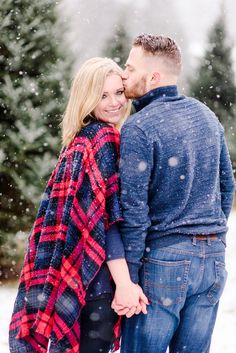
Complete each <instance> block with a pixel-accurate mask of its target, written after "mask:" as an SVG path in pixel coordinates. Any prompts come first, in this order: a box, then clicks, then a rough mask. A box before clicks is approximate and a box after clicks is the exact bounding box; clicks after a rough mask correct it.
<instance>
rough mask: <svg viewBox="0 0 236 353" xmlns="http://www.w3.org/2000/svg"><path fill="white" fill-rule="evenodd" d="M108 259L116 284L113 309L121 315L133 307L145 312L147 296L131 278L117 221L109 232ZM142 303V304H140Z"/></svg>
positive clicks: (135, 310)
mask: <svg viewBox="0 0 236 353" xmlns="http://www.w3.org/2000/svg"><path fill="white" fill-rule="evenodd" d="M106 259H107V265H108V268H109V270H110V273H111V275H112V277H113V280H114V282H115V285H116V292H115V298H114V301H113V309H114V310H116V311H117V312H118V313H119V314H120V315H125V314H127V313H128V312H129V311H130V309H131V308H132V310H131V312H133V311H134V312H136V313H139V312H140V311H141V310H142V311H143V313H146V304H147V298H146V296H145V295H144V294H143V291H142V289H141V288H140V287H139V286H137V285H135V284H134V283H133V282H132V281H131V279H130V274H129V270H128V266H127V263H126V260H125V253H124V246H123V242H122V240H121V236H120V232H119V227H118V225H117V223H115V224H113V225H112V226H111V227H110V228H109V230H108V232H107V236H106ZM141 303H142V305H140V304H141ZM129 315H130V313H129ZM130 316H132V315H130Z"/></svg>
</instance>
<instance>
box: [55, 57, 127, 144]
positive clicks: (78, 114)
mask: <svg viewBox="0 0 236 353" xmlns="http://www.w3.org/2000/svg"><path fill="white" fill-rule="evenodd" d="M113 73H115V74H118V75H121V74H122V69H121V68H120V67H119V66H118V65H117V64H116V63H115V62H114V61H113V60H112V59H109V58H99V57H96V58H92V59H89V60H87V61H86V62H85V63H84V64H83V65H82V66H81V68H80V70H79V71H78V73H77V75H76V76H75V78H74V80H73V83H72V86H71V91H70V96H69V101H68V104H67V107H66V111H65V114H64V117H63V120H62V123H61V127H62V143H63V145H65V146H68V145H69V144H70V142H71V141H72V140H73V139H74V137H75V135H76V134H77V133H78V132H79V131H80V130H81V128H82V127H83V126H85V125H87V124H88V116H89V115H90V114H91V113H92V112H93V110H94V109H95V107H96V106H97V105H98V103H99V102H100V100H101V98H102V94H103V87H104V83H105V80H106V78H107V76H108V75H110V74H113ZM130 106H131V102H128V104H127V109H126V110H125V114H124V117H122V119H121V122H120V123H119V125H121V123H123V122H124V120H125V118H126V117H127V116H128V115H129V113H130ZM86 120H87V121H86ZM119 127H120V126H117V128H119Z"/></svg>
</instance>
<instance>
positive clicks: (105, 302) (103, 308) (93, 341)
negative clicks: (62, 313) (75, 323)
mask: <svg viewBox="0 0 236 353" xmlns="http://www.w3.org/2000/svg"><path fill="white" fill-rule="evenodd" d="M111 302H112V295H111V294H103V295H101V296H99V297H97V298H96V299H94V300H89V301H87V303H86V305H85V307H84V308H83V310H82V311H81V316H80V329H81V332H80V353H101V352H102V353H108V352H109V350H110V348H111V344H112V342H113V339H114V336H113V327H114V325H115V323H116V322H117V320H118V316H117V314H116V313H115V312H114V310H113V309H112V308H111Z"/></svg>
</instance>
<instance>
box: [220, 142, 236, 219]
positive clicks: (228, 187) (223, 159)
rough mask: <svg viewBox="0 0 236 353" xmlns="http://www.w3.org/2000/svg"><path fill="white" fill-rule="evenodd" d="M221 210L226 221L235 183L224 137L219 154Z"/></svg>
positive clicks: (231, 203)
mask: <svg viewBox="0 0 236 353" xmlns="http://www.w3.org/2000/svg"><path fill="white" fill-rule="evenodd" d="M220 191H221V208H222V211H223V212H224V214H225V217H226V218H227V219H228V217H229V214H230V211H231V208H232V205H233V199H234V191H235V181H234V175H233V170H232V165H231V161H230V156H229V151H228V148H227V145H226V141H225V137H224V135H223V137H222V147H221V154H220Z"/></svg>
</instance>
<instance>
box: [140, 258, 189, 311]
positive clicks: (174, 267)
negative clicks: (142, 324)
mask: <svg viewBox="0 0 236 353" xmlns="http://www.w3.org/2000/svg"><path fill="white" fill-rule="evenodd" d="M190 264H191V261H187V260H181V261H163V260H156V259H151V258H145V259H144V264H143V271H144V273H143V275H144V276H143V278H144V283H143V288H144V292H145V294H146V295H147V297H148V299H149V300H150V301H151V302H153V303H157V304H161V305H164V306H170V305H173V304H179V303H181V302H182V301H184V300H185V297H186V292H187V284H188V274H189V269H190Z"/></svg>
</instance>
